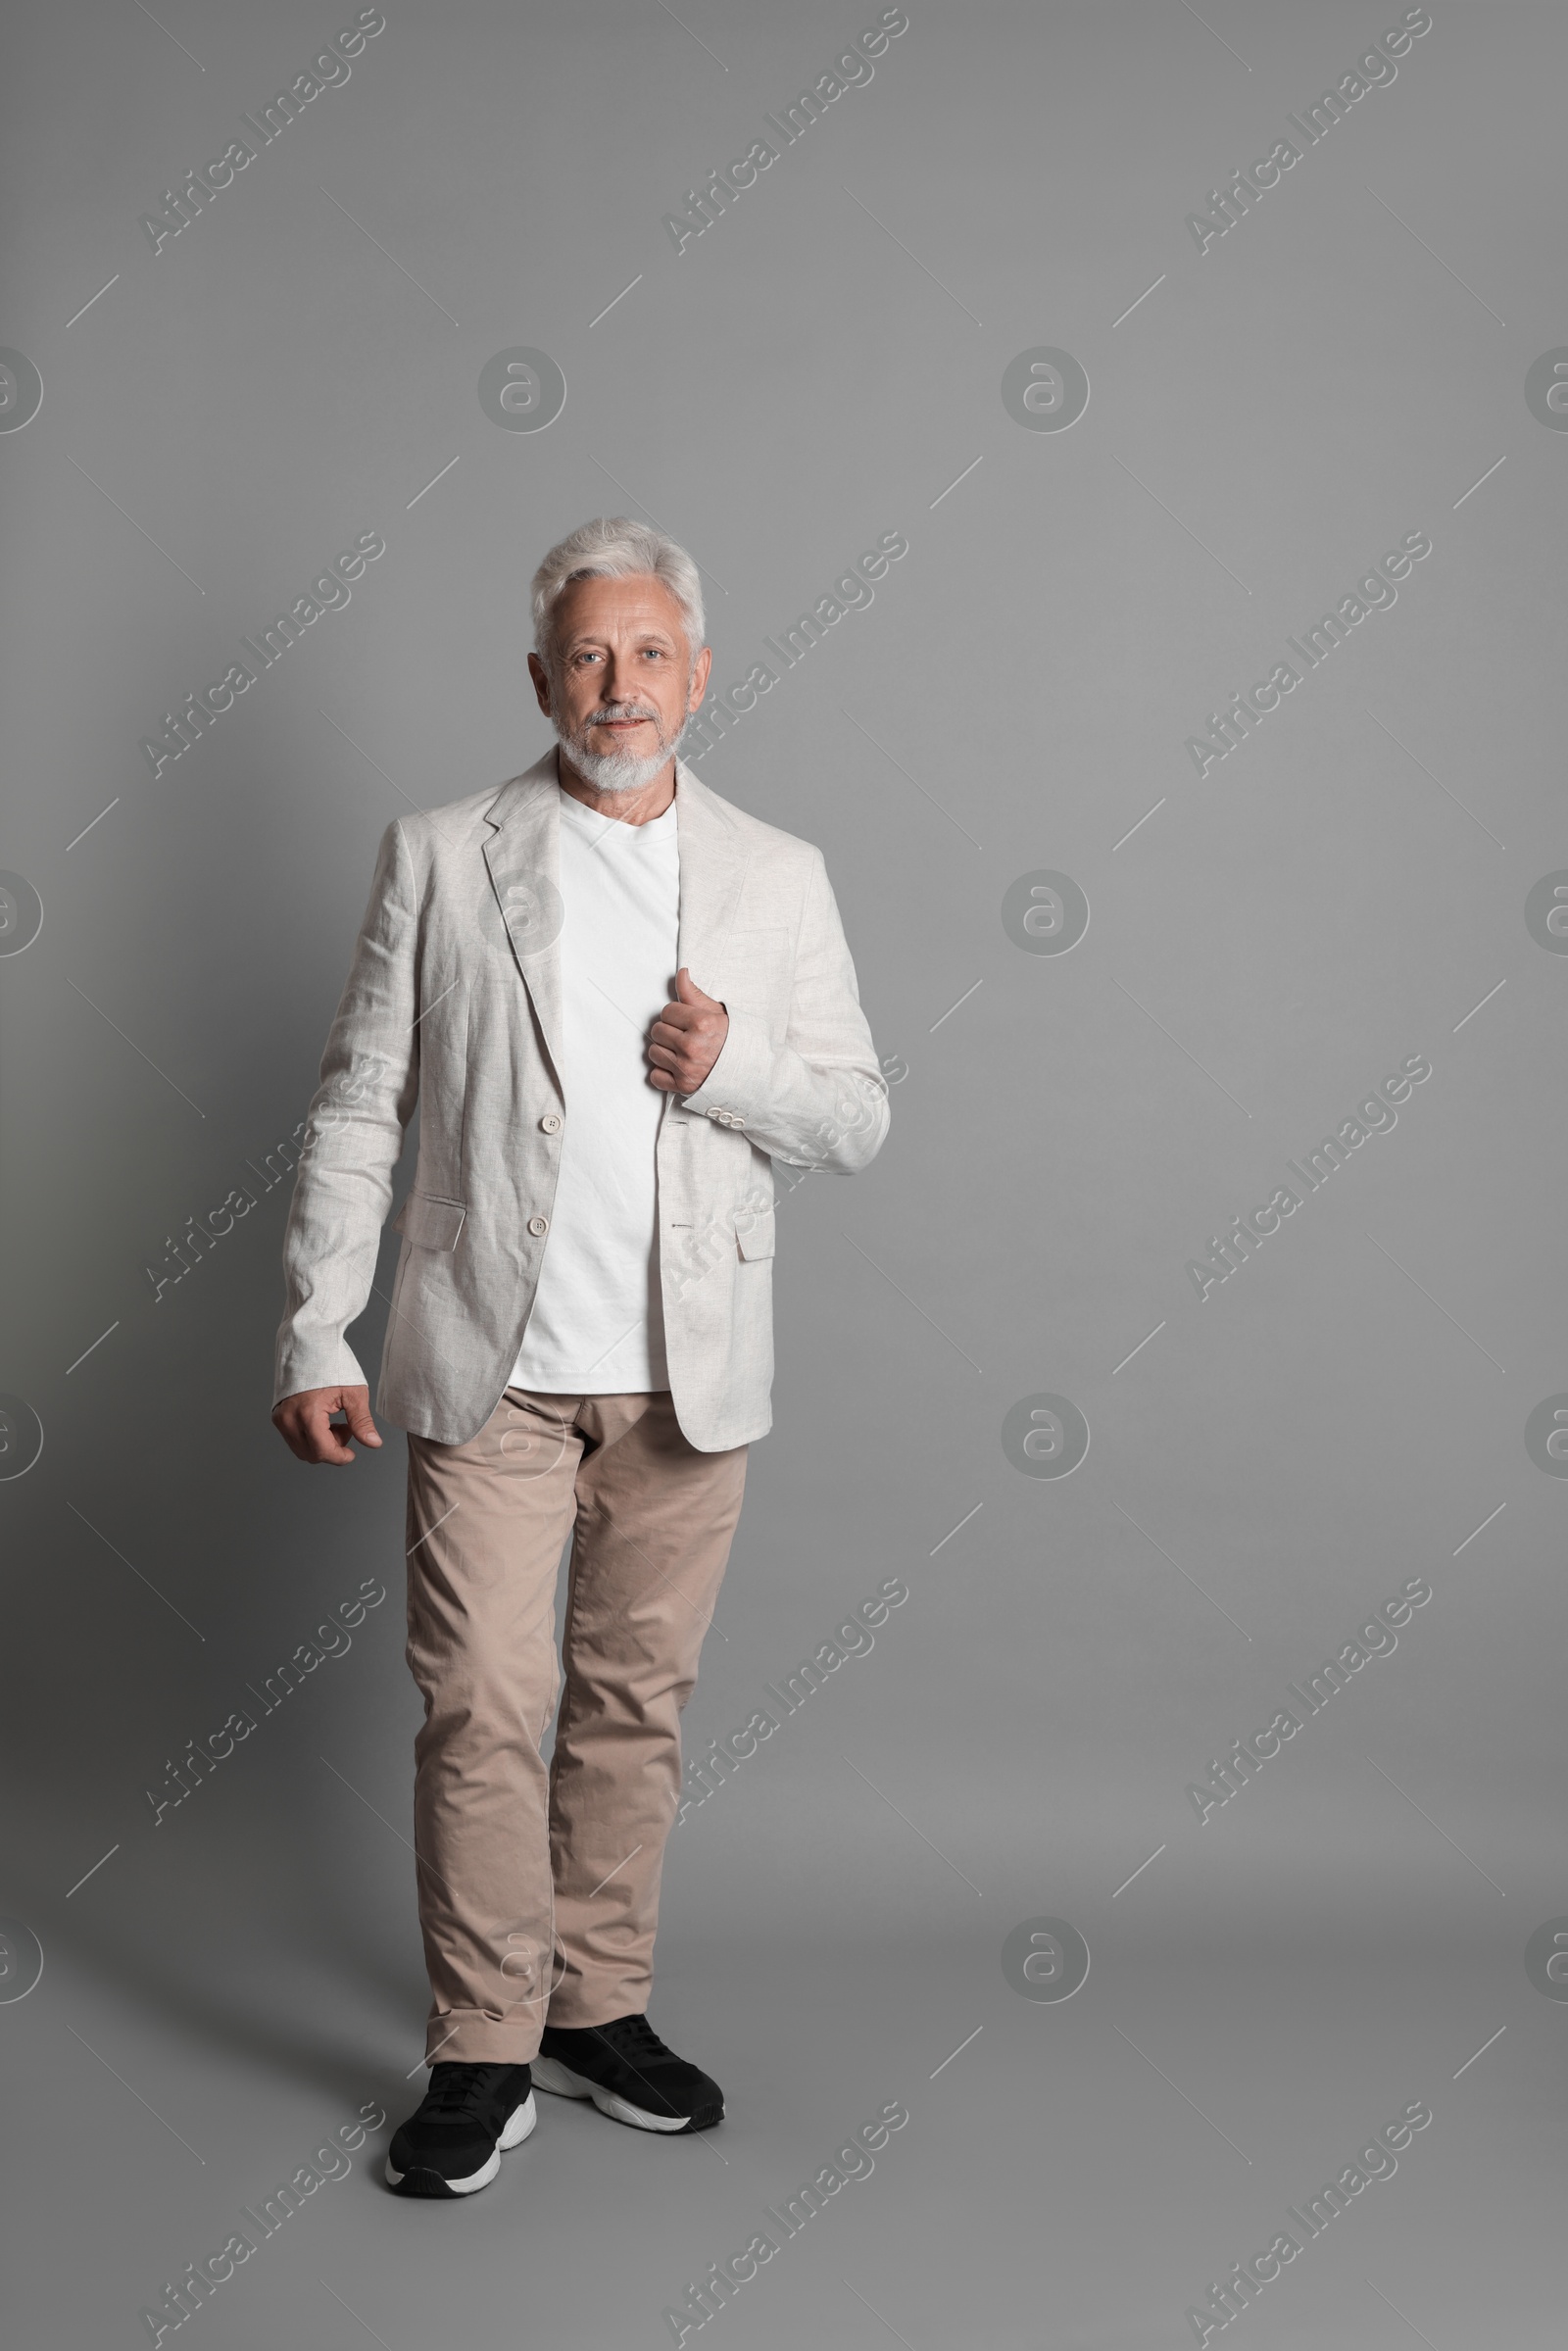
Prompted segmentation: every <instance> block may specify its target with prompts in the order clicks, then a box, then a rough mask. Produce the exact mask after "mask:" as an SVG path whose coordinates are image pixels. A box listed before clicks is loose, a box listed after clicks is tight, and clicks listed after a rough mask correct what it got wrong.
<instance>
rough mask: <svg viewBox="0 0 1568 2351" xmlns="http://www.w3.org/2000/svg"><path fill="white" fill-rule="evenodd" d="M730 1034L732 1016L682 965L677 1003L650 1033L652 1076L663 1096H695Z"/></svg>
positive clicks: (678, 980) (661, 1015)
mask: <svg viewBox="0 0 1568 2351" xmlns="http://www.w3.org/2000/svg"><path fill="white" fill-rule="evenodd" d="M728 1035H729V1014H728V1013H727V1012H726V1011H725V1009H724V1007H723V1005H722V1004H720V1003H719V1002H718V1000H717V998H716V997H712V996H705V995H704V994H703V992H702V990H701V988H699V987H698V985H697V982H696V981H695V980H694V979H693V978H692V975H691V973H690V971H689V970H688V969H687V967H686V965H685V964H684V963H683V964H682V965H681V967H680V969H679V971H677V972H676V974H675V1001H674V1003H673V1004H666V1005H665V1006H664V1009H663V1010H662V1012H661V1014H660V1015H659V1018H658V1019H657V1020H656V1021H655V1022H654V1025H653V1027H652V1028H651V1029H650V1030H649V1032H648V1064H649V1075H650V1077H651V1078H652V1080H653V1083H654V1084H655V1085H656V1086H657V1087H658V1088H659V1091H660V1092H661V1094H695V1093H696V1092H697V1089H698V1087H699V1086H700V1085H702V1083H703V1081H704V1080H705V1078H706V1077H707V1076H708V1073H709V1071H710V1070H711V1068H712V1066H713V1063H714V1062H715V1061H716V1060H717V1059H718V1056H719V1054H720V1053H721V1052H722V1051H723V1048H724V1040H725V1038H726V1037H727V1036H728Z"/></svg>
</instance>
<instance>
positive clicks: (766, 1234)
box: [735, 1200, 773, 1258]
mask: <svg viewBox="0 0 1568 2351" xmlns="http://www.w3.org/2000/svg"><path fill="white" fill-rule="evenodd" d="M735 1245H736V1247H737V1248H738V1249H739V1250H740V1252H741V1255H742V1256H743V1257H746V1258H752V1257H770V1256H771V1255H772V1254H773V1203H772V1202H771V1200H769V1201H767V1202H765V1203H763V1204H758V1205H752V1206H749V1207H743V1208H737V1209H736V1211H735Z"/></svg>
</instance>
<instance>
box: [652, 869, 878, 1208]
mask: <svg viewBox="0 0 1568 2351" xmlns="http://www.w3.org/2000/svg"><path fill="white" fill-rule="evenodd" d="M680 1099H681V1101H682V1102H683V1103H684V1105H685V1107H686V1108H687V1109H688V1110H696V1111H699V1112H701V1113H702V1114H703V1115H704V1116H705V1117H708V1118H715V1119H717V1120H718V1121H719V1123H720V1124H721V1125H729V1126H737V1127H740V1128H742V1129H743V1130H744V1132H745V1133H746V1135H747V1136H748V1138H749V1139H750V1141H751V1142H753V1143H754V1144H756V1146H757V1148H758V1149H759V1150H760V1151H766V1152H767V1153H768V1155H769V1157H771V1158H774V1159H782V1160H784V1161H785V1163H786V1164H787V1165H789V1166H791V1167H807V1168H813V1167H820V1168H825V1169H827V1170H829V1171H830V1172H832V1173H833V1174H835V1175H854V1174H856V1173H858V1170H859V1169H860V1168H862V1167H867V1166H869V1165H870V1163H871V1161H872V1160H873V1159H874V1158H875V1157H876V1154H877V1152H878V1151H880V1150H881V1148H882V1144H883V1141H884V1139H885V1137H886V1135H887V1131H888V1120H889V1109H888V1089H887V1081H886V1079H885V1078H884V1077H883V1075H882V1072H881V1069H880V1067H879V1066H878V1063H877V1057H876V1048H875V1047H874V1046H873V1044H872V1042H871V1031H870V1029H869V1027H868V1026H867V1024H866V1018H865V1014H864V1013H863V1012H862V1011H861V1009H860V995H859V989H858V986H857V984H856V977H855V964H854V962H853V961H852V959H851V956H850V950H849V945H848V943H847V941H846V939H845V936H844V926H843V923H842V922H841V921H840V919H839V910H838V906H837V903H836V901H835V900H834V896H833V890H832V885H831V884H830V882H829V881H828V878H827V866H826V863H825V862H824V860H823V857H822V853H821V851H820V850H816V849H813V850H812V851H811V858H810V865H809V871H808V875H807V884H806V893H805V900H804V904H803V907H802V913H801V925H800V931H799V935H798V939H797V945H796V955H795V974H794V983H793V989H792V994H791V998H790V1010H789V1019H788V1023H787V1025H786V1029H785V1034H784V1041H783V1043H782V1044H779V1043H776V1042H775V1041H774V1039H773V1038H772V1037H771V1036H770V1035H769V1033H768V1026H767V1023H766V1021H765V1020H763V1019H761V1018H760V1015H759V1014H757V1013H755V1012H744V1011H733V1012H731V1013H730V1015H729V1032H728V1034H727V1035H726V1037H725V1039H724V1043H723V1045H722V1047H721V1048H720V1051H719V1055H718V1059H717V1060H716V1061H715V1062H714V1063H713V1066H712V1068H711V1070H710V1071H709V1073H708V1076H707V1077H706V1078H705V1079H704V1080H703V1083H702V1085H701V1086H699V1087H698V1089H697V1091H696V1093H695V1094H687V1095H683V1096H682V1097H681V1098H680Z"/></svg>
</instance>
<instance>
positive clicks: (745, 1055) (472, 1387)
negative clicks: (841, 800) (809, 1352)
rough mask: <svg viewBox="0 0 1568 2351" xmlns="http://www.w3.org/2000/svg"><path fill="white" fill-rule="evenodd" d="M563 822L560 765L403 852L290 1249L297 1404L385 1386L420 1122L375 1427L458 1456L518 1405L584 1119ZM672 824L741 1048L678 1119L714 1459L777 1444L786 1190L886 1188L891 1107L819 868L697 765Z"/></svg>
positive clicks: (694, 1423)
mask: <svg viewBox="0 0 1568 2351" xmlns="http://www.w3.org/2000/svg"><path fill="white" fill-rule="evenodd" d="M560 808H561V787H560V783H559V781H558V774H557V767H556V754H555V751H554V750H553V749H552V750H551V751H550V752H548V753H547V754H546V756H545V757H544V758H543V759H540V760H538V761H537V763H536V764H535V765H534V766H532V767H530V768H529V769H528V771H527V773H526V774H525V775H518V776H514V777H513V779H512V780H511V782H510V783H506V784H503V785H502V787H501V789H500V791H499V792H497V791H496V790H495V789H494V788H493V787H492V788H490V789H487V790H486V791H483V792H478V793H475V794H473V795H472V796H471V797H470V798H468V799H466V800H459V801H454V802H452V803H451V804H450V805H449V806H447V807H445V808H432V809H429V810H426V811H424V812H422V813H420V814H418V815H415V816H404V817H400V818H398V819H397V821H395V822H394V823H392V824H389V825H388V826H387V829H386V831H385V833H384V834H383V836H382V839H381V847H380V854H379V857H378V859H377V862H376V869H375V879H374V881H373V883H372V884H371V888H370V899H369V905H368V907H367V909H366V915H365V921H364V923H363V925H362V926H361V930H360V935H359V941H358V944H357V946H356V948H355V953H354V960H353V964H352V967H351V969H350V971H349V976H348V983H347V986H346V987H345V988H344V991H343V997H342V1001H341V1003H340V1004H339V1005H338V1008H337V1015H336V1017H335V1019H334V1020H333V1022H332V1027H331V1032H330V1034H329V1036H328V1038H327V1043H326V1051H325V1053H324V1055H323V1056H322V1060H321V1076H320V1085H319V1089H318V1091H317V1093H316V1096H315V1098H314V1100H313V1102H312V1104H311V1113H310V1118H309V1121H308V1123H307V1127H306V1134H305V1140H304V1145H303V1149H302V1152H301V1157H300V1164H299V1169H298V1173H297V1176H296V1180H295V1186H294V1196H293V1200H292V1202H291V1205H290V1208H289V1214H288V1223H287V1227H286V1230H285V1233H284V1237H283V1276H284V1289H285V1306H284V1313H283V1319H282V1323H281V1325H280V1327H279V1330H278V1334H277V1350H276V1373H275V1381H274V1392H273V1393H274V1400H275V1399H276V1398H277V1397H280V1396H291V1395H294V1394H296V1393H297V1392H298V1391H299V1390H301V1389H304V1388H326V1387H331V1386H334V1385H337V1384H338V1383H343V1384H345V1385H349V1386H360V1385H364V1384H365V1374H364V1372H363V1371H362V1370H361V1368H360V1365H359V1363H358V1362H357V1360H356V1358H355V1356H354V1353H353V1350H352V1349H351V1347H349V1345H348V1342H347V1339H346V1337H345V1333H346V1332H347V1330H348V1327H349V1325H350V1324H351V1323H353V1322H354V1321H355V1320H356V1319H357V1317H358V1316H359V1315H360V1314H362V1313H363V1312H364V1310H365V1307H366V1305H367V1304H368V1300H369V1297H370V1286H371V1283H372V1280H373V1278H374V1274H375V1265H376V1256H377V1250H378V1246H379V1238H380V1231H381V1227H382V1225H383V1223H384V1222H385V1220H386V1216H387V1212H388V1210H389V1209H390V1207H391V1205H392V1192H393V1178H394V1174H395V1171H396V1168H397V1164H398V1160H399V1158H400V1156H401V1153H402V1150H403V1140H404V1135H405V1132H406V1130H407V1127H408V1124H409V1121H410V1119H411V1118H412V1116H413V1114H414V1108H415V1104H416V1102H418V1104H419V1143H418V1158H417V1167H416V1170H415V1177H414V1187H413V1190H412V1191H411V1192H410V1193H409V1195H408V1198H407V1199H406V1200H404V1202H403V1205H402V1207H401V1209H400V1210H399V1212H398V1215H397V1216H396V1218H395V1219H394V1224H395V1226H396V1229H397V1230H398V1231H399V1232H400V1233H401V1234H402V1236H403V1247H402V1250H401V1252H400V1254H399V1258H398V1267H397V1275H396V1279H395V1281H394V1284H393V1289H392V1298H391V1311H390V1314H389V1316H388V1320H387V1330H386V1341H385V1345H384V1347H383V1348H382V1354H381V1370H380V1382H379V1387H378V1390H377V1395H376V1406H377V1409H378V1410H379V1411H380V1412H382V1413H384V1414H385V1416H386V1417H387V1418H388V1419H389V1420H391V1421H393V1422H395V1423H396V1424H397V1425H398V1426H400V1427H402V1428H404V1429H408V1430H411V1431H412V1432H414V1433H415V1434H416V1435H417V1436H420V1437H428V1438H433V1439H435V1440H436V1441H437V1442H438V1443H440V1444H444V1445H459V1444H464V1443H466V1441H467V1440H468V1439H469V1438H471V1437H473V1436H475V1435H477V1433H478V1431H479V1430H480V1429H482V1428H483V1426H484V1424H485V1422H486V1421H487V1420H488V1418H489V1416H490V1414H491V1413H492V1412H493V1411H494V1409H495V1407H496V1405H497V1404H498V1403H499V1402H500V1400H501V1396H502V1395H503V1393H504V1391H505V1388H506V1385H507V1382H508V1380H509V1379H510V1378H511V1376H512V1368H513V1365H514V1363H515V1360H516V1355H517V1348H518V1347H519V1345H520V1343H521V1339H522V1333H523V1328H524V1325H525V1324H526V1322H527V1320H528V1313H529V1309H530V1307H531V1306H532V1304H533V1298H534V1291H535V1288H536V1286H537V1283H538V1279H539V1269H540V1266H541V1264H542V1262H543V1259H544V1253H545V1250H546V1249H547V1248H548V1246H549V1234H550V1218H551V1213H552V1210H553V1207H554V1204H555V1191H556V1179H557V1175H558V1173H559V1170H560V1164H561V1148H562V1135H563V1133H564V1123H565V1121H566V1120H567V1119H568V1118H569V1117H570V1116H571V1072H570V1070H569V1069H568V1068H566V1067H565V1066H564V1055H563V1050H562V991H561V956H560V946H559V942H560V935H561V929H562V923H563V920H564V913H563V907H562V900H561V888H560V875H561V864H560V841H561V815H560ZM675 808H676V833H677V840H678V844H679V852H680V929H679V942H680V944H679V951H678V955H677V960H678V961H679V962H681V963H685V964H688V965H689V966H690V968H691V973H692V977H693V978H694V979H695V980H696V982H697V984H698V986H699V987H700V988H702V989H703V990H704V991H705V992H706V993H707V994H708V995H710V996H712V997H716V998H718V999H719V1000H720V1001H721V1002H722V1003H723V1004H724V1005H725V1007H726V1009H727V1011H728V1014H729V1030H728V1034H727V1035H726V1037H725V1041H724V1045H723V1049H722V1051H721V1052H720V1053H719V1056H718V1059H717V1061H716V1062H715V1063H714V1065H713V1068H712V1070H711V1072H710V1074H709V1076H708V1078H707V1080H706V1081H705V1083H704V1084H703V1085H702V1086H701V1087H700V1088H699V1089H698V1091H697V1092H696V1093H695V1094H690V1095H686V1096H684V1097H682V1096H677V1095H668V1096H666V1097H665V1100H664V1106H663V1111H662V1116H661V1119H660V1126H659V1136H658V1143H657V1166H658V1200H659V1263H660V1281H661V1290H662V1300H663V1312H664V1341H665V1349H666V1353H667V1357H668V1363H669V1381H670V1390H671V1395H672V1397H673V1401H674V1406H675V1412H676V1416H677V1418H678V1420H679V1422H680V1426H681V1428H682V1430H683V1431H684V1433H685V1435H686V1436H687V1437H688V1438H689V1440H690V1441H691V1443H692V1444H693V1445H695V1446H696V1447H697V1448H698V1449H699V1450H700V1451H702V1452H720V1451H723V1450H725V1449H727V1448H728V1447H729V1446H731V1445H746V1444H749V1443H750V1442H752V1441H753V1440H754V1439H756V1438H759V1437H761V1436H764V1435H765V1434H766V1432H767V1430H768V1428H769V1427H770V1426H771V1408H770V1402H769V1396H770V1391H771V1386H772V1377H773V1324H772V1270H773V1264H772V1260H773V1237H774V1236H773V1225H774V1215H773V1173H772V1162H773V1160H774V1159H781V1160H784V1161H786V1162H787V1163H788V1164H789V1165H791V1166H793V1167H820V1168H826V1169H830V1170H833V1171H835V1172H837V1173H840V1174H853V1173H855V1172H856V1171H857V1170H858V1169H859V1168H861V1167H864V1166H866V1165H867V1164H868V1162H869V1161H870V1160H871V1159H872V1158H873V1157H874V1156H875V1154H876V1152H877V1151H878V1150H879V1149H880V1148H881V1145H882V1141H883V1138H884V1136H885V1135H886V1133H887V1127H888V1102H887V1086H886V1083H885V1081H884V1079H883V1077H882V1074H881V1071H880V1069H879V1067H878V1063H877V1058H876V1053H875V1050H874V1048H873V1046H872V1043H871V1035H870V1031H869V1029H868V1027H867V1025H866V1021H865V1015H864V1014H863V1012H862V1011H861V1009H860V1004H859V996H858V989H857V986H856V977H855V966H854V963H853V962H852V961H851V958H850V952H849V949H848V947H847V946H846V944H845V939H844V932H843V928H842V925H841V924H840V921H839V914H838V908H837V906H836V905H835V904H834V899H833V892H832V889H831V888H830V886H829V883H828V878H827V869H826V866H825V865H824V863H823V859H822V854H821V852H820V850H818V849H814V848H813V847H812V846H811V845H810V843H809V842H807V841H799V840H796V839H795V838H794V837H793V835H791V834H789V833H784V832H779V831H778V830H776V829H775V827H774V826H772V825H770V824H763V823H761V822H760V820H759V819H758V818H757V817H755V816H750V815H748V814H747V813H746V812H745V811H744V809H741V808H734V807H732V806H731V805H730V803H729V802H728V801H724V800H720V799H719V797H718V795H717V794H716V793H715V792H711V791H710V790H709V789H708V787H707V785H706V784H704V783H702V782H701V781H700V780H699V778H698V777H697V776H695V775H694V774H693V773H692V771H691V769H690V768H689V767H687V766H686V764H685V763H684V761H680V760H677V762H676V769H675ZM671 981H672V982H673V974H671ZM671 993H672V994H673V986H672V987H671Z"/></svg>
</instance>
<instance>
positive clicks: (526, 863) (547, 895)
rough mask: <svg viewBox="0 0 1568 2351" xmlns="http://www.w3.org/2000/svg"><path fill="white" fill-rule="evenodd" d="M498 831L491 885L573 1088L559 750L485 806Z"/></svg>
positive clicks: (492, 841) (560, 1075) (492, 844)
mask: <svg viewBox="0 0 1568 2351" xmlns="http://www.w3.org/2000/svg"><path fill="white" fill-rule="evenodd" d="M485 819H486V822H487V823H489V824H492V825H494V827H495V830H494V832H493V833H492V834H491V836H490V838H489V840H488V841H487V842H486V843H485V845H484V860H485V863H486V865H487V866H488V867H489V871H490V886H491V888H492V889H493V890H494V892H495V896H496V903H497V905H498V906H499V907H500V909H501V915H502V919H503V921H504V922H505V923H506V926H507V937H508V938H509V939H510V941H511V942H512V953H513V955H514V957H515V961H516V965H517V969H518V971H519V972H520V973H521V975H522V980H523V984H524V986H525V987H526V988H527V991H528V995H529V998H530V1000H531V1002H532V1004H533V1008H534V1014H535V1017H536V1018H537V1020H538V1022H539V1028H540V1032H541V1034H542V1035H543V1037H544V1041H545V1046H546V1049H547V1051H548V1052H549V1054H550V1058H551V1061H552V1062H553V1063H554V1065H555V1072H556V1083H557V1084H558V1085H559V1087H560V1088H561V1091H562V1095H563V1097H564V1094H565V1091H566V1080H565V1069H564V1054H563V1052H562V1035H563V1020H562V1003H561V928H562V922H563V919H564V906H563V902H562V896H561V785H560V782H559V780H558V778H557V773H556V755H555V751H554V749H551V750H550V751H547V752H546V754H545V756H544V758H543V759H538V760H536V761H535V763H534V765H533V766H532V767H530V768H529V769H528V770H527V772H526V774H524V775H515V776H514V777H513V779H512V781H511V782H510V783H508V784H503V786H502V788H501V791H500V793H499V795H498V796H497V798H496V800H495V801H494V803H493V804H492V805H491V807H490V808H488V809H487V810H486V811H485Z"/></svg>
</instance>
